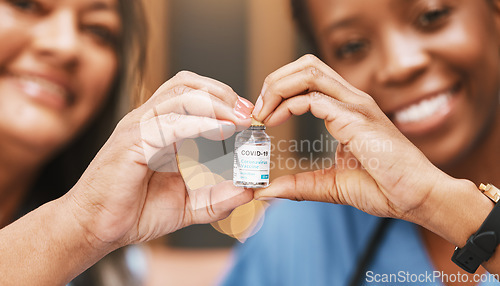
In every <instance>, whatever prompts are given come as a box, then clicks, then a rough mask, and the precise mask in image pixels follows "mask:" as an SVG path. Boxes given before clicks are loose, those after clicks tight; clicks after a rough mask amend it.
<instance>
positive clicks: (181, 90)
mask: <svg viewBox="0 0 500 286" xmlns="http://www.w3.org/2000/svg"><path fill="white" fill-rule="evenodd" d="M192 90H193V89H192V88H190V87H187V86H185V85H177V86H174V87H173V88H172V90H171V94H172V95H173V96H176V95H182V94H185V93H188V92H190V91H192Z"/></svg>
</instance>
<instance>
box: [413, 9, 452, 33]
mask: <svg viewBox="0 0 500 286" xmlns="http://www.w3.org/2000/svg"><path fill="white" fill-rule="evenodd" d="M449 14H450V9H449V8H439V9H431V10H428V11H426V12H424V13H422V14H421V15H420V16H419V17H418V18H417V25H418V26H419V27H421V28H424V29H432V28H435V27H439V25H440V24H442V23H443V22H444V21H445V20H446V18H447V17H448V15H449Z"/></svg>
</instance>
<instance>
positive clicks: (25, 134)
mask: <svg viewBox="0 0 500 286" xmlns="http://www.w3.org/2000/svg"><path fill="white" fill-rule="evenodd" d="M116 6H117V1H116V0H58V1H54V0H35V1H33V0H0V42H1V43H2V44H1V45H0V146H6V145H5V144H10V145H16V146H20V147H21V148H23V150H26V151H27V153H30V152H32V153H33V154H37V155H39V156H42V157H43V156H48V155H49V154H51V153H53V152H55V151H56V150H58V149H59V148H61V146H63V145H64V144H66V143H67V142H68V141H69V140H70V139H71V138H72V137H74V136H75V134H76V133H78V132H79V131H80V130H81V129H82V127H83V126H84V125H85V124H86V123H88V121H89V120H90V119H91V118H92V116H93V115H94V114H96V112H97V111H98V110H99V108H100V107H101V106H102V105H103V102H104V101H105V99H106V96H107V93H108V91H109V89H110V87H111V84H112V82H113V79H114V77H115V74H116V70H117V55H116V52H115V39H116V38H118V37H119V34H120V32H121V31H120V30H121V21H120V17H119V14H118V12H117V7H116ZM7 146H8V145H7Z"/></svg>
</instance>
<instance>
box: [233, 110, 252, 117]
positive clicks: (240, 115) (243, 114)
mask: <svg viewBox="0 0 500 286" xmlns="http://www.w3.org/2000/svg"><path fill="white" fill-rule="evenodd" d="M234 114H236V116H237V117H238V118H240V119H249V118H250V114H249V113H244V112H241V111H238V110H236V108H235V110H234Z"/></svg>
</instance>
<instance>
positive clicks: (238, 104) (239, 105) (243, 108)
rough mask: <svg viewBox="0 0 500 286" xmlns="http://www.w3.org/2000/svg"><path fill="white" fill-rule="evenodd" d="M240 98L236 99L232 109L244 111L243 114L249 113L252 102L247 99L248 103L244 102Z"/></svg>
mask: <svg viewBox="0 0 500 286" xmlns="http://www.w3.org/2000/svg"><path fill="white" fill-rule="evenodd" d="M241 99H242V98H240V99H238V100H237V101H236V106H235V107H234V110H236V111H239V112H241V113H244V114H250V112H252V107H253V104H252V103H251V102H249V101H248V103H246V102H244V101H243V100H241ZM249 104H250V105H249Z"/></svg>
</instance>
